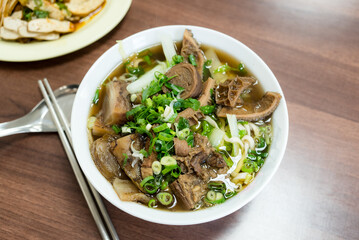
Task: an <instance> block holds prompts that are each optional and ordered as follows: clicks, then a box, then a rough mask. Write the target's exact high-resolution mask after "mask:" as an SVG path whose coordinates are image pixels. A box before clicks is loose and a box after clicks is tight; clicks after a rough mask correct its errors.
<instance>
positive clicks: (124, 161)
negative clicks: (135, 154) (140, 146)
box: [122, 153, 128, 166]
mask: <svg viewBox="0 0 359 240" xmlns="http://www.w3.org/2000/svg"><path fill="white" fill-rule="evenodd" d="M122 155H123V156H124V157H125V159H124V160H123V166H125V165H126V163H127V159H128V155H127V154H126V153H123V154H122Z"/></svg>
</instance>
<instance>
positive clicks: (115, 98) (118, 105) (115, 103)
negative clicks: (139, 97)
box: [102, 81, 131, 125]
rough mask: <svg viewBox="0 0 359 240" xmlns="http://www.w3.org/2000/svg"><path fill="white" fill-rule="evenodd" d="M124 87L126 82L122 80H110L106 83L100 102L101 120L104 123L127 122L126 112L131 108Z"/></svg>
mask: <svg viewBox="0 0 359 240" xmlns="http://www.w3.org/2000/svg"><path fill="white" fill-rule="evenodd" d="M126 87H127V83H125V82H123V81H111V82H109V83H107V84H106V89H105V91H106V93H105V98H104V101H103V104H102V109H103V113H102V114H103V120H104V123H105V124H106V125H113V124H119V125H120V124H124V123H126V122H127V118H126V112H128V111H130V110H131V103H130V94H129V92H128V91H127V89H126Z"/></svg>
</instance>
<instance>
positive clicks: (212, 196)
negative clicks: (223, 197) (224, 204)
mask: <svg viewBox="0 0 359 240" xmlns="http://www.w3.org/2000/svg"><path fill="white" fill-rule="evenodd" d="M207 199H208V200H210V201H215V200H216V192H215V191H213V190H211V191H208V193H207Z"/></svg>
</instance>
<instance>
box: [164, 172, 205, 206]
mask: <svg viewBox="0 0 359 240" xmlns="http://www.w3.org/2000/svg"><path fill="white" fill-rule="evenodd" d="M170 188H171V190H172V192H173V193H174V194H175V195H176V197H177V199H180V200H181V202H182V203H183V205H184V207H185V208H186V209H188V210H190V209H194V208H195V206H196V204H197V203H198V202H199V201H200V200H201V198H202V197H203V196H204V194H205V193H206V191H207V183H205V182H204V181H202V179H200V178H198V177H197V176H196V175H195V174H185V175H181V176H180V177H179V178H178V179H177V180H176V181H174V182H173V183H171V184H170Z"/></svg>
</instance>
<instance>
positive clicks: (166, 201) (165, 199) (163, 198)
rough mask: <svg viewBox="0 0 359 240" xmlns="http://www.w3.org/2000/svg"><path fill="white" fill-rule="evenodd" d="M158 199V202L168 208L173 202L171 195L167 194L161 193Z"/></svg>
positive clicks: (157, 196)
mask: <svg viewBox="0 0 359 240" xmlns="http://www.w3.org/2000/svg"><path fill="white" fill-rule="evenodd" d="M156 198H157V199H158V201H159V202H160V203H161V204H162V205H165V206H168V205H170V204H171V203H172V201H173V196H172V195H171V194H170V193H167V192H160V193H158V194H157V195H156Z"/></svg>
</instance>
